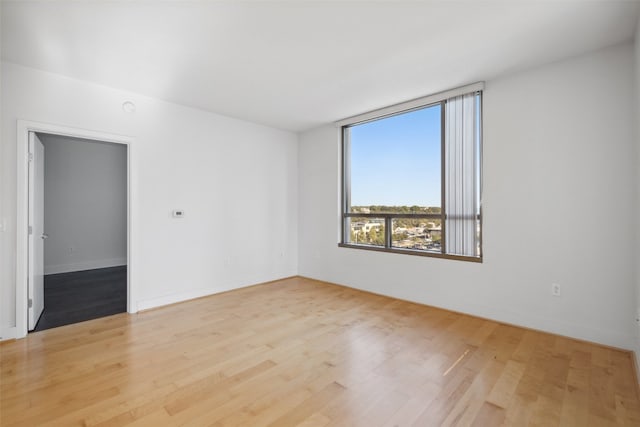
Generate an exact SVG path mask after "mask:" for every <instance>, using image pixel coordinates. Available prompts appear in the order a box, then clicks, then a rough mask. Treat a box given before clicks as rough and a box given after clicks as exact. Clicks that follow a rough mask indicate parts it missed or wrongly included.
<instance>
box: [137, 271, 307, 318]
mask: <svg viewBox="0 0 640 427" xmlns="http://www.w3.org/2000/svg"><path fill="white" fill-rule="evenodd" d="M291 277H296V276H292V275H286V276H282V277H279V278H275V279H266V280H265V279H258V280H256V281H249V282H248V283H246V284H240V285H237V284H234V285H225V286H221V287H218V288H216V289H211V288H200V289H194V290H191V291H187V292H179V293H175V294H168V295H163V296H161V297H157V298H150V299H146V300H138V301H137V304H136V308H137V311H138V312H140V311H145V310H151V309H154V308H158V307H163V306H165V305H170V304H176V303H180V302H185V301H189V300H192V299H196V298H202V297H208V296H211V295H216V294H221V293H224V292H229V291H233V290H235V289H242V288H248V287H250V286H258V285H264V284H266V283H271V282H277V281H279V280H285V279H290V278H291Z"/></svg>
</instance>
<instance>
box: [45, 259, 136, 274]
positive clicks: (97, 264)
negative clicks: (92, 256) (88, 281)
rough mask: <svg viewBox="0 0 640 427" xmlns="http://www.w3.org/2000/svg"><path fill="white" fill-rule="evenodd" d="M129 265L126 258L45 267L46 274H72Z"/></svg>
mask: <svg viewBox="0 0 640 427" xmlns="http://www.w3.org/2000/svg"><path fill="white" fill-rule="evenodd" d="M121 265H127V259H126V258H114V259H101V260H96V261H85V262H76V263H72V264H59V265H45V267H44V274H45V275H47V274H59V273H71V272H73V271H83V270H95V269H96V268H108V267H118V266H121Z"/></svg>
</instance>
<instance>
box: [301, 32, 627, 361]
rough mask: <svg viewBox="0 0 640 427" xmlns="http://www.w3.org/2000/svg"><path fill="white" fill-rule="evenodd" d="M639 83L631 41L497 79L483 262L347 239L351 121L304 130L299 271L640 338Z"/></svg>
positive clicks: (488, 131)
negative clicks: (637, 316) (639, 224)
mask: <svg viewBox="0 0 640 427" xmlns="http://www.w3.org/2000/svg"><path fill="white" fill-rule="evenodd" d="M632 85H633V50H632V46H631V45H630V44H626V45H622V46H617V47H613V48H609V49H606V50H603V51H599V52H595V53H592V54H588V55H585V56H581V57H578V58H573V59H568V60H565V61H563V62H559V63H554V64H551V65H548V66H544V67H541V68H537V69H533V70H530V71H527V72H523V73H520V74H517V75H512V76H507V77H503V78H498V79H495V80H492V81H489V82H487V84H486V91H485V93H484V153H483V154H484V184H483V185H484V187H483V188H484V192H483V196H484V202H483V212H484V220H483V223H484V229H483V239H484V245H483V253H484V262H483V263H482V264H477V263H471V262H463V261H452V260H444V259H436V258H424V257H416V256H406V255H399V254H391V253H382V252H370V251H363V250H356V249H348V248H339V247H337V242H338V239H339V232H338V230H339V224H340V219H339V175H340V171H339V164H340V163H339V131H338V129H336V128H333V127H332V126H326V127H322V128H319V129H315V130H313V131H309V132H306V133H304V134H302V135H301V138H300V140H301V142H300V147H299V166H298V167H299V175H300V180H299V215H300V227H299V239H300V241H299V248H300V253H299V273H300V275H303V276H309V277H313V278H317V279H321V280H327V281H330V282H335V283H340V284H345V285H348V286H352V287H355V288H359V289H365V290H368V291H372V292H376V293H380V294H386V295H392V296H395V297H399V298H403V299H408V300H412V301H418V302H422V303H426V304H429V305H434V306H439V307H445V308H449V309H452V310H457V311H461V312H466V313H471V314H475V315H479V316H482V317H487V318H492V319H497V320H501V321H505V322H509V323H513V324H518V325H523V326H527V327H532V328H536V329H541V330H546V331H551V332H555V333H559V334H562V335H569V336H572V337H577V338H582V339H587V340H591V341H596V342H600V343H604V344H609V345H614V346H618V347H623V348H628V349H631V348H633V346H634V343H635V330H634V322H633V316H634V311H635V310H634V308H635V298H634V293H635V291H634V287H635V284H634V277H635V274H636V273H635V268H636V267H635V262H636V260H637V258H636V241H635V233H634V232H630V230H635V227H636V218H635V213H634V212H635V204H634V203H635V202H634V200H635V191H636V190H635V188H636V186H635V185H631V184H630V183H632V182H634V179H635V176H636V175H635V170H636V168H637V159H636V156H635V146H634V139H633V138H634V136H633V135H634V129H633V126H634V125H633V123H635V122H636V120H635V118H634V116H633V95H632V93H631V91H630V90H629V88H630V87H632ZM418 95H419V94H416V96H418ZM553 282H555V283H559V284H560V285H561V286H562V296H561V297H552V296H551V292H550V291H551V284H552V283H553Z"/></svg>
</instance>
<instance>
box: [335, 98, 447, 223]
mask: <svg viewBox="0 0 640 427" xmlns="http://www.w3.org/2000/svg"><path fill="white" fill-rule="evenodd" d="M441 127H442V126H441V106H440V104H436V105H433V106H429V107H425V108H422V109H419V110H415V111H411V112H408V113H403V114H399V115H396V116H392V117H387V118H383V119H379V120H376V121H372V122H368V123H363V124H360V125H355V126H351V127H349V128H347V129H346V132H347V134H346V135H345V137H346V140H347V141H348V144H349V146H348V152H349V158H348V160H349V168H348V171H349V176H348V177H345V178H346V179H348V182H349V189H350V194H349V198H348V199H347V206H346V207H347V212H363V213H377V212H384V213H422V212H424V211H425V209H426V208H438V209H439V208H440V207H441V200H442V197H441V191H442V182H441V166H442V159H441V154H442V151H441V150H442V149H441V141H442V140H441V138H442V129H441Z"/></svg>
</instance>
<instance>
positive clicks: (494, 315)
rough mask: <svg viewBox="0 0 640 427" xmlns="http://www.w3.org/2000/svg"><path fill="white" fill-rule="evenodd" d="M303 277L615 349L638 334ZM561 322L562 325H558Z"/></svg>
mask: <svg viewBox="0 0 640 427" xmlns="http://www.w3.org/2000/svg"><path fill="white" fill-rule="evenodd" d="M299 277H301V278H304V279H309V280H315V281H318V282H323V283H328V284H330V285H335V286H341V287H343V288H349V289H354V290H357V291H361V292H365V293H369V294H373V295H380V296H385V297H389V298H393V299H397V300H401V301H407V302H411V303H414V304H419V305H424V306H427V307H435V308H439V309H443V310H447V311H451V312H454V313H459V314H464V315H467V316H473V317H477V318H481V319H486V320H491V321H494V322H499V323H503V324H506V325H511V326H516V327H518V328H523V329H530V330H533V331H539V332H545V333H548V334H553V335H557V336H562V337H565V338H570V339H573V340H579V341H584V342H588V343H590V344H597V345H599V346H602V347H608V348H612V349H615V350H621V351H625V352H628V353H633V350H632V349H633V348H634V347H633V346H630V345H629V343H630V342H634V339H635V338H634V337H631V336H629V335H626V334H619V333H612V332H611V331H602V330H597V329H593V328H581V327H580V325H575V324H565V323H560V322H553V325H552V324H550V323H549V321H548V319H541V318H538V317H534V316H525V315H522V314H521V313H513V312H511V311H508V310H497V309H496V308H495V307H488V309H490V310H488V309H487V307H484V306H477V305H468V306H467V307H464V308H460V307H451V306H447V305H445V304H437V303H428V302H423V301H418V300H414V299H409V298H403V297H401V296H396V295H393V294H391V293H381V292H375V291H371V290H368V289H363V288H358V287H356V286H352V285H345V284H343V283H337V282H333V281H329V280H324V279H318V278H315V277H311V276H304V275H299ZM558 325H559V326H558Z"/></svg>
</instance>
